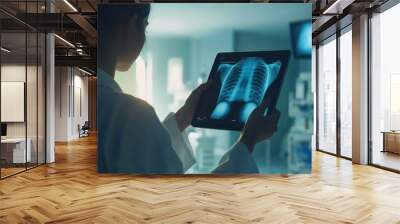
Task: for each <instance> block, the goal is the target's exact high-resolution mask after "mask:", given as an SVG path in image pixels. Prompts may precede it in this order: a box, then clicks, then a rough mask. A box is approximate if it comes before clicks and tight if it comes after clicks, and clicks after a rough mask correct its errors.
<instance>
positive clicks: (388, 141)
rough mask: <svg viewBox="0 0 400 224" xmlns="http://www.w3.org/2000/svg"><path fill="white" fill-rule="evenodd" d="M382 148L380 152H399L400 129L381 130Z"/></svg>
mask: <svg viewBox="0 0 400 224" xmlns="http://www.w3.org/2000/svg"><path fill="white" fill-rule="evenodd" d="M381 133H382V134H383V150H382V152H392V153H396V154H400V131H382V132H381Z"/></svg>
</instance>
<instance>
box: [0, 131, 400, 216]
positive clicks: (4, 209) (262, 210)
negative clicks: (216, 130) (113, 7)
mask: <svg viewBox="0 0 400 224" xmlns="http://www.w3.org/2000/svg"><path fill="white" fill-rule="evenodd" d="M399 189H400V175H399V174H396V173H393V172H389V171H385V170H382V169H378V168H375V167H371V166H361V165H355V164H352V163H351V162H350V161H348V160H345V159H340V158H337V157H334V156H331V155H327V154H325V153H320V152H314V153H313V172H312V174H309V175H293V176H289V177H287V176H279V175H252V176H247V175H240V176H235V175H231V176H209V175H189V176H182V175H176V176H173V175H170V176H156V177H155V176H145V175H136V176H134V175H110V174H107V175H106V174H98V173H97V172H96V139H94V138H93V137H89V138H83V139H81V140H79V141H76V142H71V143H69V144H63V145H60V144H57V146H56V163H54V164H49V165H44V166H40V167H38V168H35V169H32V170H29V171H27V172H24V173H21V174H18V175H15V176H13V177H9V178H7V179H4V180H1V181H0V202H1V203H0V223H27V222H29V223H45V222H48V223H61V222H62V223H385V224H386V223H399V220H400V213H399V211H400V200H396V199H397V198H400V190H399Z"/></svg>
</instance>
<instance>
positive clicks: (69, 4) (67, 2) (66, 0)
mask: <svg viewBox="0 0 400 224" xmlns="http://www.w3.org/2000/svg"><path fill="white" fill-rule="evenodd" d="M64 3H65V4H67V5H68V7H70V8H71V9H72V10H73V11H74V12H78V10H77V9H76V8H75V7H74V6H73V5H72V4H71V3H70V2H69V1H68V0H64Z"/></svg>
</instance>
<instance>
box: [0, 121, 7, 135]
mask: <svg viewBox="0 0 400 224" xmlns="http://www.w3.org/2000/svg"><path fill="white" fill-rule="evenodd" d="M1 136H7V124H5V123H1Z"/></svg>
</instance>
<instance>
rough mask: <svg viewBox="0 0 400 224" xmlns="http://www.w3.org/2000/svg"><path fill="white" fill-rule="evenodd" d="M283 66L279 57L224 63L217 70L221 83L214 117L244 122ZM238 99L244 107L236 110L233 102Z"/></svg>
mask: <svg viewBox="0 0 400 224" xmlns="http://www.w3.org/2000/svg"><path fill="white" fill-rule="evenodd" d="M280 67H281V62H280V61H277V62H275V63H271V64H267V63H265V61H264V60H263V59H262V58H257V57H249V58H245V59H242V60H240V61H239V62H237V63H236V64H233V65H232V64H221V65H220V66H219V67H218V71H217V72H218V74H219V77H220V79H221V82H222V86H221V90H220V93H219V96H218V99H217V105H216V107H215V108H214V110H213V112H212V114H211V117H212V118H214V119H224V118H227V117H230V118H231V119H235V120H237V119H239V120H240V121H241V122H245V121H246V120H247V118H248V117H249V115H250V113H251V112H252V111H253V110H254V109H255V108H256V107H257V105H259V104H260V103H261V101H262V100H263V97H264V94H265V91H266V90H267V88H268V87H269V85H270V84H271V83H272V82H273V81H274V80H275V79H276V77H277V76H278V73H279V70H280ZM236 103H239V104H242V107H241V109H240V111H237V112H236V113H235V109H233V108H232V106H233V104H236ZM232 110H233V111H232ZM235 114H236V115H235Z"/></svg>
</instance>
